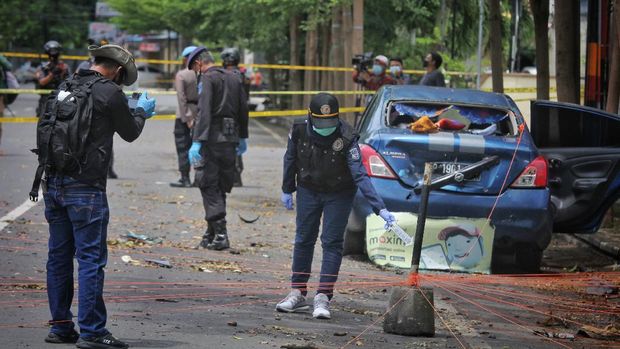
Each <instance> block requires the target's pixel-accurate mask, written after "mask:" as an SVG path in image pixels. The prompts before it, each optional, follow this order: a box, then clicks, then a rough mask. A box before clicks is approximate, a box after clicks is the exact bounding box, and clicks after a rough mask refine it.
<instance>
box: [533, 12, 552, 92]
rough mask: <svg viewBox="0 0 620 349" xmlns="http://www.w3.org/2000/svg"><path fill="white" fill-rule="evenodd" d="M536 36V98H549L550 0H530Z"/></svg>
mask: <svg viewBox="0 0 620 349" xmlns="http://www.w3.org/2000/svg"><path fill="white" fill-rule="evenodd" d="M530 6H531V8H532V14H533V16H534V32H535V37H536V72H537V73H536V99H543V100H549V0H530Z"/></svg>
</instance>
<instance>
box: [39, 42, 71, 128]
mask: <svg viewBox="0 0 620 349" xmlns="http://www.w3.org/2000/svg"><path fill="white" fill-rule="evenodd" d="M43 50H45V53H46V54H47V57H48V58H49V61H48V62H47V63H45V64H43V65H41V67H39V68H38V69H37V72H36V79H37V80H36V88H37V89H46V90H55V89H57V88H58V86H60V83H61V82H62V81H64V80H65V79H66V78H67V77H68V76H69V74H70V73H71V72H70V71H69V66H68V65H67V64H65V62H63V61H61V60H60V52H61V50H62V46H61V45H60V44H59V43H58V41H55V40H50V41H48V42H46V43H45V45H43ZM48 96H49V94H47V93H45V94H41V97H40V98H39V104H38V106H37V110H36V113H37V116H38V117H39V118H40V117H41V114H42V113H43V112H44V110H43V109H44V107H45V102H46V101H47V97H48Z"/></svg>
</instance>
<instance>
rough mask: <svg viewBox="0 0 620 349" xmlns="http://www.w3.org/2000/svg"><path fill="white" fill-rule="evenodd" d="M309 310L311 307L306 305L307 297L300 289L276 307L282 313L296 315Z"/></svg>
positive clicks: (295, 290)
mask: <svg viewBox="0 0 620 349" xmlns="http://www.w3.org/2000/svg"><path fill="white" fill-rule="evenodd" d="M308 309H310V306H309V305H308V304H307V303H306V297H304V296H303V295H302V294H301V291H299V290H298V289H293V290H292V291H291V292H290V293H289V294H288V296H286V298H284V299H283V300H281V301H280V303H278V304H277V305H276V310H277V311H279V312H282V313H296V312H299V311H307V310H308Z"/></svg>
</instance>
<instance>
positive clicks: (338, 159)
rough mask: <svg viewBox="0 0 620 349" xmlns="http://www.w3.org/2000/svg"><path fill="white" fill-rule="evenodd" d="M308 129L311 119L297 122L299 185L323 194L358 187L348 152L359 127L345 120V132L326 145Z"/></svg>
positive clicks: (294, 133) (295, 128) (342, 125)
mask: <svg viewBox="0 0 620 349" xmlns="http://www.w3.org/2000/svg"><path fill="white" fill-rule="evenodd" d="M308 132H309V130H308V123H307V120H297V121H295V124H294V126H293V134H292V135H291V137H292V140H293V141H294V142H295V143H296V145H297V157H296V166H297V184H298V185H299V186H302V187H304V188H307V189H310V190H313V191H316V192H321V193H333V192H339V191H344V190H352V189H355V183H354V182H353V177H352V176H351V170H350V169H349V166H348V164H347V153H348V151H349V148H350V147H351V144H352V143H353V142H354V141H355V140H356V137H357V135H356V133H355V130H354V129H353V128H352V127H351V126H349V125H348V124H347V123H344V122H342V123H341V126H340V134H341V135H340V136H339V137H337V138H336V139H335V140H334V142H333V143H332V144H326V145H321V144H317V143H316V142H313V141H312V139H311V136H310V135H308ZM319 137H320V136H319Z"/></svg>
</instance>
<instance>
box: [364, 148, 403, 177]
mask: <svg viewBox="0 0 620 349" xmlns="http://www.w3.org/2000/svg"><path fill="white" fill-rule="evenodd" d="M360 149H361V151H362V164H363V165H364V167H365V168H366V172H368V175H369V176H371V177H381V178H393V179H396V175H395V174H394V172H393V171H392V169H391V168H390V166H389V165H388V164H387V163H386V162H385V160H383V158H382V157H381V155H379V153H377V152H376V151H375V150H374V149H373V148H372V147H371V146H369V145H366V144H360Z"/></svg>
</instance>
